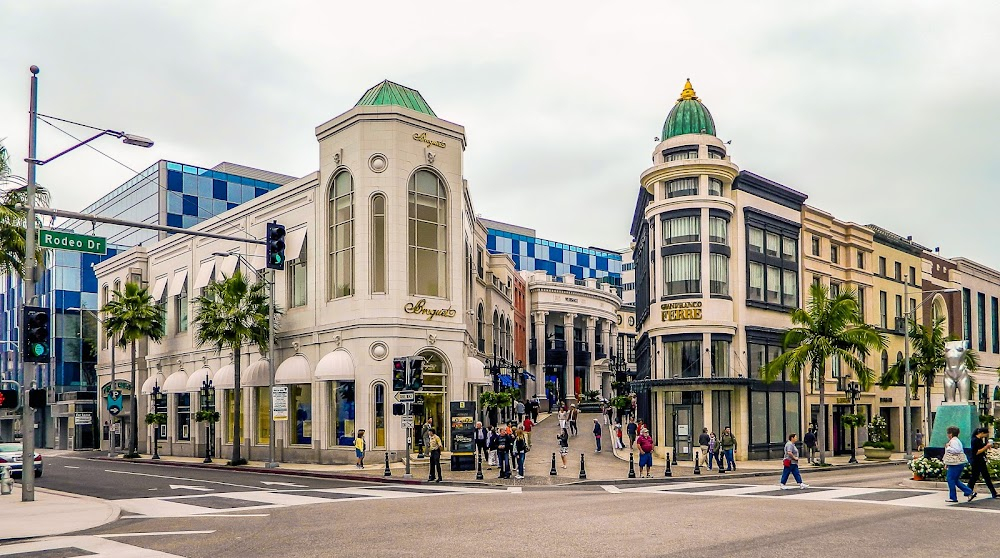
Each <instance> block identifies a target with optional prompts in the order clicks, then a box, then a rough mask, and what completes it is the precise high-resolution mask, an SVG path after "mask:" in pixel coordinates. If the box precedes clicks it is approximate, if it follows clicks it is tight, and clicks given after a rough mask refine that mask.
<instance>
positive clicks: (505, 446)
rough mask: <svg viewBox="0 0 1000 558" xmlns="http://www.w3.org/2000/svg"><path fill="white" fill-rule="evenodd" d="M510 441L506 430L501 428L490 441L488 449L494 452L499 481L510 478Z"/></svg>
mask: <svg viewBox="0 0 1000 558" xmlns="http://www.w3.org/2000/svg"><path fill="white" fill-rule="evenodd" d="M512 445H513V444H512V440H511V436H510V434H508V433H507V430H506V429H504V428H501V429H500V430H499V432H498V433H497V435H496V436H494V437H493V440H491V446H490V449H491V450H494V451H496V453H497V461H498V467H499V469H500V476H498V477H497V478H499V479H509V478H510V451H511V447H512Z"/></svg>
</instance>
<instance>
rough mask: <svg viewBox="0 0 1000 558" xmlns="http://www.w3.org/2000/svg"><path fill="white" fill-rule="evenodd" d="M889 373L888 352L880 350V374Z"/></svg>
mask: <svg viewBox="0 0 1000 558" xmlns="http://www.w3.org/2000/svg"><path fill="white" fill-rule="evenodd" d="M888 371H889V351H886V350H884V349H883V350H882V374H885V373H886V372H888Z"/></svg>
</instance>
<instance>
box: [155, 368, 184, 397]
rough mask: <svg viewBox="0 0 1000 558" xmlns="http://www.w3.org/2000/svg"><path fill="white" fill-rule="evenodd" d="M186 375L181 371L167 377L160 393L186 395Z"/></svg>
mask: <svg viewBox="0 0 1000 558" xmlns="http://www.w3.org/2000/svg"><path fill="white" fill-rule="evenodd" d="M187 381H188V375H187V373H185V372H184V371H183V370H178V371H177V372H174V373H173V374H171V375H169V376H167V381H165V382H163V386H161V387H160V391H162V392H163V393H187Z"/></svg>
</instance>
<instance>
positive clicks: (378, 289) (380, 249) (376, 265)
mask: <svg viewBox="0 0 1000 558" xmlns="http://www.w3.org/2000/svg"><path fill="white" fill-rule="evenodd" d="M371 227H372V239H371V252H372V254H371V258H372V261H371V267H372V271H371V274H372V278H371V281H372V285H371V287H372V292H373V293H385V292H386V252H385V251H386V236H385V196H384V195H382V194H375V195H374V196H372V218H371Z"/></svg>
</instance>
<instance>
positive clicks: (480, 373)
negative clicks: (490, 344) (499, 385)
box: [465, 357, 492, 385]
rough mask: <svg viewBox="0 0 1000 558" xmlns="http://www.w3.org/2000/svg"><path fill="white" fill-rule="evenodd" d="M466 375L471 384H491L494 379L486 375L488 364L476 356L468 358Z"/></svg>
mask: <svg viewBox="0 0 1000 558" xmlns="http://www.w3.org/2000/svg"><path fill="white" fill-rule="evenodd" d="M465 362H466V368H465V377H466V381H467V382H469V383H470V384H487V385H488V384H490V383H492V380H491V379H490V378H489V377H487V376H486V371H485V370H484V368H485V367H486V364H484V363H483V361H481V360H479V359H478V358H476V357H469V358H468V359H466V361H465Z"/></svg>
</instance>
